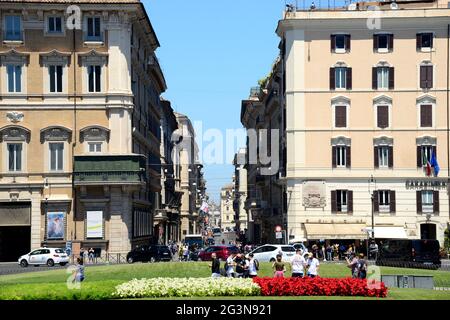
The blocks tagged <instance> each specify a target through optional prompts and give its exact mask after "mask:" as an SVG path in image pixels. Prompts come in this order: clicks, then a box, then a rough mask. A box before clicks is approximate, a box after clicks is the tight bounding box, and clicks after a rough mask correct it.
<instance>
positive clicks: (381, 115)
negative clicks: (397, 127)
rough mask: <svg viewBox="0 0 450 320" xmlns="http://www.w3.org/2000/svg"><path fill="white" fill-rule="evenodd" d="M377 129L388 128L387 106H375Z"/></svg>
mask: <svg viewBox="0 0 450 320" xmlns="http://www.w3.org/2000/svg"><path fill="white" fill-rule="evenodd" d="M377 127H378V128H382V129H384V128H387V127H389V106H377Z"/></svg>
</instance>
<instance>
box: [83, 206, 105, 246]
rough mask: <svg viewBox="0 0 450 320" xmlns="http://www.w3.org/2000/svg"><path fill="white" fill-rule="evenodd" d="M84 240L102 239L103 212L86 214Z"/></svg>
mask: <svg viewBox="0 0 450 320" xmlns="http://www.w3.org/2000/svg"><path fill="white" fill-rule="evenodd" d="M86 238H88V239H89V238H103V211H88V212H87V213H86Z"/></svg>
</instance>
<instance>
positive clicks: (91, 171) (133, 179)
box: [74, 155, 146, 184]
mask: <svg viewBox="0 0 450 320" xmlns="http://www.w3.org/2000/svg"><path fill="white" fill-rule="evenodd" d="M145 171H146V170H145V157H144V156H142V155H117V156H115V155H106V156H100V155H95V156H75V169H74V177H75V184H96V183H101V184H105V183H106V184H130V183H131V184H136V183H138V184H140V183H143V182H144V181H145V176H146V175H145Z"/></svg>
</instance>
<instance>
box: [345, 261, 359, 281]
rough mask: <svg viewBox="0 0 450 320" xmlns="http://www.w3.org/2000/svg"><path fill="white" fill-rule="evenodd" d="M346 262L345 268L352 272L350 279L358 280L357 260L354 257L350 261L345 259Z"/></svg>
mask: <svg viewBox="0 0 450 320" xmlns="http://www.w3.org/2000/svg"><path fill="white" fill-rule="evenodd" d="M346 260H347V267H349V268H350V270H351V272H352V278H358V277H359V271H358V268H357V267H358V258H357V257H356V256H354V257H353V259H352V260H351V261H350V259H348V258H346Z"/></svg>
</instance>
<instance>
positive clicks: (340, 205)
mask: <svg viewBox="0 0 450 320" xmlns="http://www.w3.org/2000/svg"><path fill="white" fill-rule="evenodd" d="M336 204H337V211H338V212H347V211H348V206H347V190H336Z"/></svg>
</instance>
